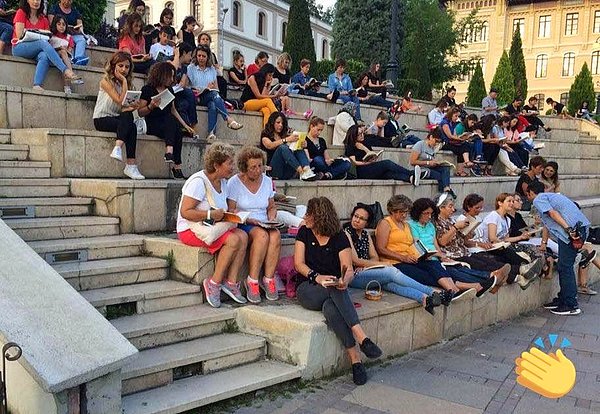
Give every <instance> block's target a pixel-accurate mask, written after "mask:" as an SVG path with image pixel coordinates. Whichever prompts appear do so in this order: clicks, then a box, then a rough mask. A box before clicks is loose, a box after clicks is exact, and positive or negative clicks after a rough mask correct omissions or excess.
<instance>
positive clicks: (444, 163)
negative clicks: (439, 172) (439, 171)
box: [438, 160, 456, 168]
mask: <svg viewBox="0 0 600 414" xmlns="http://www.w3.org/2000/svg"><path fill="white" fill-rule="evenodd" d="M438 166H440V167H450V168H456V165H454V164H452V163H451V162H450V161H447V160H442V161H438Z"/></svg>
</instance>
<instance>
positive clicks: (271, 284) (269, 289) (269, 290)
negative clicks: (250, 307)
mask: <svg viewBox="0 0 600 414" xmlns="http://www.w3.org/2000/svg"><path fill="white" fill-rule="evenodd" d="M260 287H261V289H262V290H264V291H265V297H266V298H267V300H278V299H279V293H278V292H277V286H276V285H275V278H272V277H263V278H262V281H261V282H260Z"/></svg>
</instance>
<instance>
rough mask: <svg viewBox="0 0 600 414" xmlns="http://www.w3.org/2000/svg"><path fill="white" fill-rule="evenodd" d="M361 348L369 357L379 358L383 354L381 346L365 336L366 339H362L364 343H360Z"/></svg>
mask: <svg viewBox="0 0 600 414" xmlns="http://www.w3.org/2000/svg"><path fill="white" fill-rule="evenodd" d="M360 350H361V351H362V353H363V354H365V355H366V356H367V358H370V359H375V358H379V357H380V356H381V355H383V351H382V350H381V348H379V347H378V346H377V345H376V344H375V343H374V342H373V341H371V340H370V339H369V338H365V339H364V341H362V344H360Z"/></svg>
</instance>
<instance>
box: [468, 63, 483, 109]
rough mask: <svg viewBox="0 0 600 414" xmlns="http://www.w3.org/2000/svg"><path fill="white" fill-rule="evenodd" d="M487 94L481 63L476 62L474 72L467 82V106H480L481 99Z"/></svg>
mask: <svg viewBox="0 0 600 414" xmlns="http://www.w3.org/2000/svg"><path fill="white" fill-rule="evenodd" d="M486 96H487V89H486V88H485V79H484V78H483V70H482V69H481V65H480V64H479V62H477V66H476V67H475V73H474V74H473V77H472V78H471V82H469V89H468V91H467V100H466V104H467V106H471V107H473V108H478V107H480V106H481V101H482V100H483V98H485V97H486Z"/></svg>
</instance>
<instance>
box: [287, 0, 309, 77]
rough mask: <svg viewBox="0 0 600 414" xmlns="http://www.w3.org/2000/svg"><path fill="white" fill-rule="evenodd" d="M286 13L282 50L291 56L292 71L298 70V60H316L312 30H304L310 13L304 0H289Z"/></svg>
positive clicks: (307, 25) (307, 24)
mask: <svg viewBox="0 0 600 414" xmlns="http://www.w3.org/2000/svg"><path fill="white" fill-rule="evenodd" d="M289 3H290V12H289V15H288V28H287V34H286V36H285V43H284V45H283V51H284V52H287V53H289V54H290V56H291V57H292V67H291V68H290V70H291V71H292V73H296V72H298V71H299V70H300V60H302V59H309V60H310V61H312V62H314V61H315V60H317V57H316V55H315V44H314V41H313V37H312V32H311V31H310V30H306V28H307V27H310V13H309V9H308V2H307V1H306V0H291V1H290V2H289Z"/></svg>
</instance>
